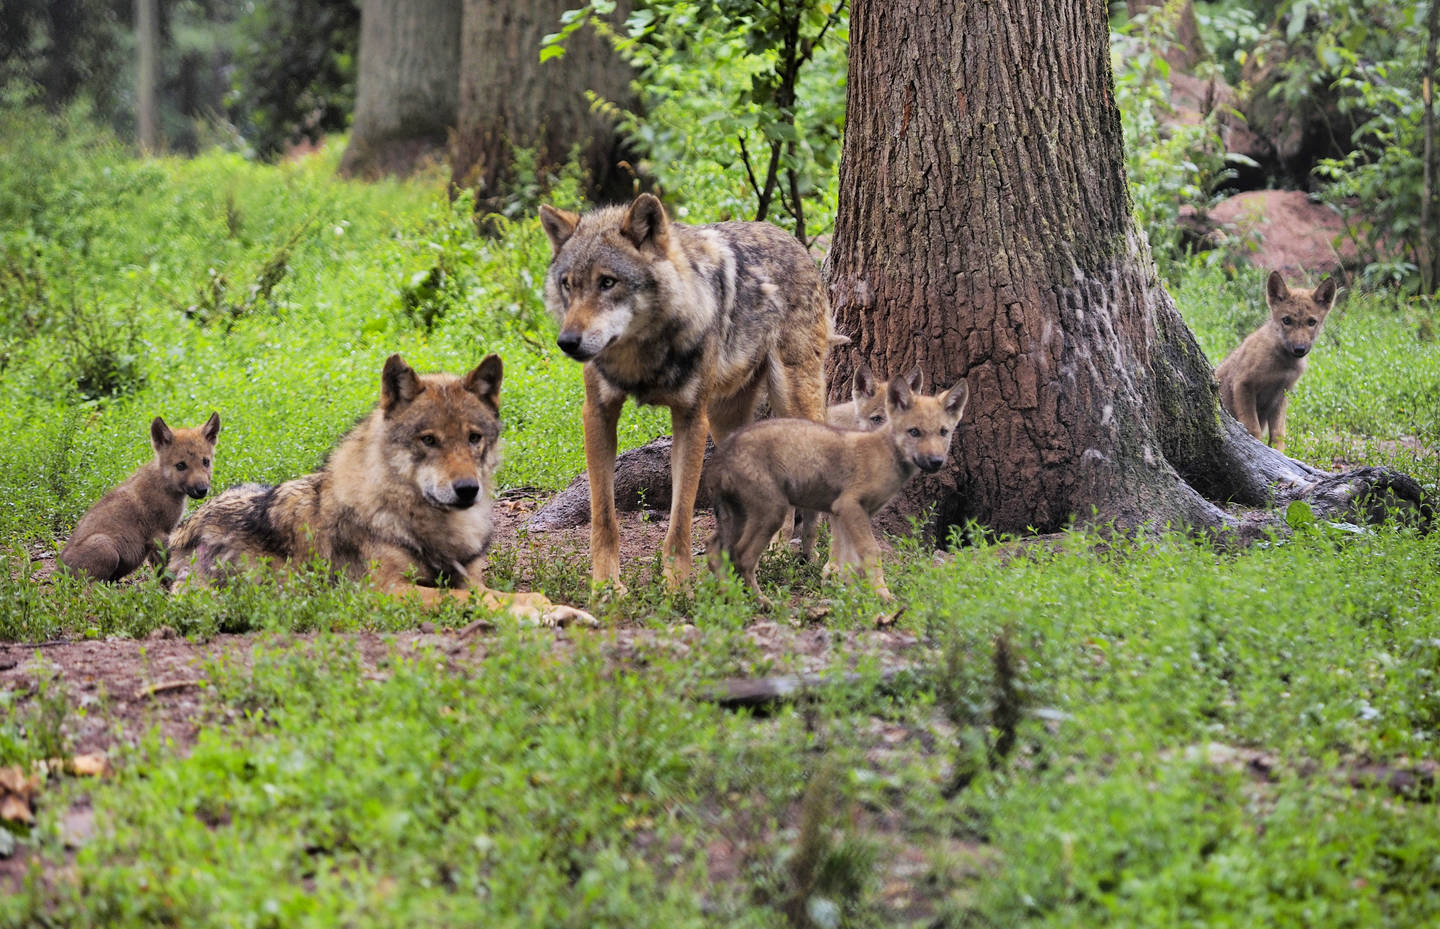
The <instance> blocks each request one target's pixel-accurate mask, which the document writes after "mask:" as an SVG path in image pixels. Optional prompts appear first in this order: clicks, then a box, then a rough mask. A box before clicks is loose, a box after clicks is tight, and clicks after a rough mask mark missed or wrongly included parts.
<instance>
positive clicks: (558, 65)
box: [451, 0, 634, 213]
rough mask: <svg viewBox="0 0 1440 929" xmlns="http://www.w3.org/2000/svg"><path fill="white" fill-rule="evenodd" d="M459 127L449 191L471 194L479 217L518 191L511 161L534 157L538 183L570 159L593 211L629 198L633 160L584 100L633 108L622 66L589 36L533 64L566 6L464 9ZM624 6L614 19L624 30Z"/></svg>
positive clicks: (473, 2) (479, 3)
mask: <svg viewBox="0 0 1440 929" xmlns="http://www.w3.org/2000/svg"><path fill="white" fill-rule="evenodd" d="M464 4H465V14H464V30H463V35H462V37H461V52H460V108H459V126H458V131H457V133H456V138H455V146H454V150H453V151H452V153H451V170H452V179H453V181H454V183H455V185H456V186H457V187H460V188H465V189H471V188H473V189H475V191H476V204H477V209H478V210H479V212H481V213H489V212H500V211H502V210H503V208H504V205H505V199H506V197H507V196H508V195H509V194H510V193H511V192H512V190H513V189H514V187H515V185H516V183H517V182H521V181H525V180H527V178H524V177H521V176H519V175H518V174H517V172H516V170H515V168H516V154H517V152H518V151H525V152H528V153H530V154H532V155H533V162H531V164H532V165H533V170H534V171H535V173H537V174H540V175H544V174H546V173H548V172H550V171H553V170H555V169H556V168H558V167H559V166H561V165H564V164H565V163H566V162H568V161H569V160H570V157H571V154H572V152H578V155H579V157H580V161H581V164H582V166H583V168H584V170H585V173H586V188H587V189H586V193H587V194H588V195H589V196H590V197H591V198H592V199H594V200H596V201H597V202H605V201H611V200H620V199H626V198H628V197H629V196H630V195H631V193H632V191H631V180H632V177H633V175H632V174H631V173H630V172H628V171H627V170H626V169H625V168H624V167H623V166H622V165H621V162H622V161H626V160H627V159H629V158H630V157H631V156H630V154H629V151H628V149H627V148H626V147H625V146H624V145H623V144H622V142H621V140H620V138H619V135H618V134H617V132H616V130H615V124H614V120H613V119H612V118H611V117H610V116H608V115H607V114H606V113H605V112H603V111H602V110H597V109H595V108H594V107H592V106H591V103H590V100H589V99H588V97H587V96H586V91H587V90H588V91H593V92H594V93H595V94H596V95H598V96H599V97H600V98H601V99H603V100H606V101H609V102H610V103H612V104H618V105H620V106H623V107H627V108H629V107H633V105H634V100H633V94H632V92H631V90H630V80H631V77H632V73H631V70H630V67H629V65H628V64H626V62H625V61H624V60H623V59H621V58H620V57H619V56H618V55H617V54H616V53H615V51H614V49H613V48H611V47H610V43H609V42H608V41H607V40H606V39H605V38H604V37H603V36H601V35H600V34H599V33H597V32H596V30H595V29H594V28H592V27H589V26H587V27H585V28H583V29H580V30H579V31H577V32H575V33H574V34H572V35H571V36H570V38H569V39H568V40H567V41H566V43H565V54H564V55H563V56H562V57H560V58H552V59H550V60H548V61H545V62H541V61H540V43H541V40H542V39H543V38H544V37H545V36H546V35H548V34H550V33H552V32H559V31H560V28H561V23H560V15H561V14H562V13H564V12H565V11H566V10H569V9H572V8H573V7H575V6H576V4H575V3H573V2H571V0H503V2H495V0H464ZM628 8H629V5H628V4H627V3H621V4H620V5H619V8H618V9H617V10H616V13H615V14H614V20H615V22H617V23H618V22H620V21H623V19H624V16H625V14H626V13H627V12H628Z"/></svg>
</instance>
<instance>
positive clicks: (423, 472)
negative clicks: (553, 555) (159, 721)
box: [170, 355, 594, 623]
mask: <svg viewBox="0 0 1440 929" xmlns="http://www.w3.org/2000/svg"><path fill="white" fill-rule="evenodd" d="M501 373H502V368H501V363H500V359H499V357H498V356H495V355H490V356H488V357H486V358H485V360H484V361H482V362H480V364H479V365H478V366H477V367H476V368H475V370H473V371H471V372H470V373H469V374H466V375H465V376H464V377H455V376H453V375H449V374H429V375H425V376H423V377H422V376H420V375H418V374H416V373H415V371H414V369H412V368H411V367H410V366H409V365H407V364H406V363H405V362H404V361H403V360H402V359H401V358H400V356H399V355H391V356H390V357H389V358H388V359H386V361H385V368H384V370H383V371H382V372H381V375H380V403H379V405H378V406H376V407H375V409H374V410H372V411H371V413H370V414H369V415H368V416H366V417H365V418H364V419H362V420H361V421H360V422H359V423H358V424H357V425H356V426H355V427H354V428H353V429H351V430H350V432H349V433H347V434H346V435H345V437H344V438H342V439H341V440H340V443H339V444H338V445H336V446H335V448H334V449H333V450H332V451H331V453H330V455H329V457H328V458H327V459H326V462H325V465H324V466H323V467H322V468H321V469H320V470H319V471H317V472H315V473H314V474H309V475H306V476H305V477H300V478H296V479H294V480H291V481H286V482H285V483H283V484H281V485H279V486H278V487H268V486H263V485H260V484H246V485H243V486H241V487H236V488H233V489H231V490H228V491H226V492H225V493H223V494H221V495H220V496H219V497H217V498H215V499H214V500H212V501H210V502H209V503H207V504H206V505H205V506H203V507H201V508H200V509H199V510H197V511H196V512H195V514H194V515H193V516H191V517H190V519H188V520H186V521H185V522H184V523H183V524H182V525H181V526H180V528H178V529H176V530H175V532H174V533H173V534H172V535H171V537H170V566H171V569H172V571H173V572H174V577H175V580H174V585H175V587H176V588H183V587H185V586H191V585H203V584H205V583H207V582H209V581H211V580H213V579H216V578H219V577H223V576H225V575H227V574H229V573H232V572H234V571H235V570H236V569H238V568H241V567H242V566H243V565H244V563H245V562H246V561H249V562H252V563H256V564H260V563H264V564H268V565H269V566H271V567H274V568H280V567H282V566H283V565H284V564H285V563H286V562H305V561H309V560H311V559H314V558H317V557H318V558H321V559H323V560H325V561H326V562H328V563H329V565H330V568H331V570H333V571H335V572H337V573H341V574H345V575H348V576H349V577H351V578H353V579H355V580H357V581H367V582H368V583H369V584H370V585H371V586H373V587H375V588H377V589H379V590H383V591H389V592H392V593H398V594H406V595H414V596H417V597H418V598H419V599H420V601H421V602H422V603H424V604H425V605H426V606H434V605H436V604H438V603H440V602H442V601H444V600H445V599H446V598H453V599H462V600H463V599H469V598H470V597H471V596H474V597H476V598H479V599H481V600H483V602H484V603H485V604H486V605H487V606H489V607H491V608H493V609H504V610H507V611H508V612H510V613H513V614H515V615H517V616H523V617H526V618H530V619H535V620H538V621H541V622H547V623H563V622H568V621H571V620H576V619H579V620H582V621H586V622H593V621H594V620H593V617H591V616H590V615H589V614H588V613H585V612H583V611H581V610H576V609H572V608H571V607H567V606H556V605H555V604H553V603H551V602H550V601H549V600H547V599H546V598H545V597H544V595H542V594H536V593H515V594H511V593H501V592H499V591H493V590H489V589H488V588H486V587H485V586H484V584H483V582H482V576H483V574H484V570H485V555H486V553H487V552H488V551H489V548H490V540H491V535H492V532H493V524H492V522H491V518H490V505H491V500H490V484H491V478H492V476H493V475H494V473H495V468H496V467H497V465H498V461H499V455H498V452H497V448H496V443H497V442H498V440H499V437H500V378H501Z"/></svg>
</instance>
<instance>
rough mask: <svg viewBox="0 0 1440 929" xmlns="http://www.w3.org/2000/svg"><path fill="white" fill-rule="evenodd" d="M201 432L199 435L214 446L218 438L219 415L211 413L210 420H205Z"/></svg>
mask: <svg viewBox="0 0 1440 929" xmlns="http://www.w3.org/2000/svg"><path fill="white" fill-rule="evenodd" d="M203 430H204V431H202V432H201V433H200V434H201V435H203V436H205V441H206V442H209V443H210V444H211V445H214V444H215V440H216V439H218V438H220V414H219V413H217V412H212V413H211V414H210V418H209V419H207V420H205V425H204V427H203Z"/></svg>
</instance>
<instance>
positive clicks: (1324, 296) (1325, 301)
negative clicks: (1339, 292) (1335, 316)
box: [1310, 277, 1336, 313]
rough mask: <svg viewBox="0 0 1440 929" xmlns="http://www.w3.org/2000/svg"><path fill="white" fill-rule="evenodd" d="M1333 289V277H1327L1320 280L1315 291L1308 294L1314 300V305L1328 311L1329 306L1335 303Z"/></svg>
mask: <svg viewBox="0 0 1440 929" xmlns="http://www.w3.org/2000/svg"><path fill="white" fill-rule="evenodd" d="M1335 290H1336V288H1335V278H1333V277H1327V278H1325V280H1323V281H1321V282H1320V286H1319V287H1316V288H1315V292H1314V293H1312V294H1311V295H1310V299H1311V300H1314V301H1315V305H1316V306H1318V307H1320V309H1321V310H1324V311H1325V312H1327V313H1328V312H1330V307H1331V306H1333V305H1334V304H1335Z"/></svg>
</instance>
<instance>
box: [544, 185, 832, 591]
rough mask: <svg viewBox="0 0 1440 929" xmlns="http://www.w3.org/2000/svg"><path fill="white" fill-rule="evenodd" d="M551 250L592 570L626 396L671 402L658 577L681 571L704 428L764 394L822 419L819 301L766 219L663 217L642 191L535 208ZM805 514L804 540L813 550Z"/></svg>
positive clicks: (605, 577)
mask: <svg viewBox="0 0 1440 929" xmlns="http://www.w3.org/2000/svg"><path fill="white" fill-rule="evenodd" d="M540 222H541V225H543V226H544V227H545V234H546V235H548V236H549V237H550V245H551V248H552V249H553V250H554V255H553V257H552V259H551V262H550V270H549V272H548V274H547V275H546V278H545V302H546V304H547V306H548V307H549V308H550V311H551V313H552V314H554V315H555V316H556V317H557V318H559V319H560V335H559V338H558V339H557V343H558V344H559V346H560V348H561V349H562V350H564V352H565V353H566V354H567V355H569V356H570V357H571V358H574V359H575V360H577V361H582V362H585V406H584V412H583V414H582V418H583V422H584V427H585V468H586V471H587V472H588V473H589V478H590V559H591V568H590V572H591V577H592V578H593V579H594V581H596V582H597V583H604V582H610V583H614V582H616V581H617V579H618V577H619V574H620V549H619V526H618V524H617V522H616V518H615V445H616V439H615V429H616V424H617V423H618V421H619V419H620V409H621V407H622V406H624V403H625V398H626V397H627V396H631V397H634V398H635V399H636V401H637V402H639V403H651V404H659V405H663V406H668V407H669V408H670V421H671V425H672V431H673V432H674V445H673V447H672V451H671V457H670V465H671V497H670V528H669V531H668V533H667V534H666V536H665V543H664V552H665V567H664V570H665V579H666V582H667V583H668V584H670V585H671V586H674V585H675V584H677V583H678V582H679V581H681V580H683V579H684V578H686V577H687V576H688V575H689V574H690V569H691V554H690V546H691V542H690V525H691V518H692V516H693V510H694V505H695V492H696V490H697V488H698V487H699V483H700V466H701V463H702V462H703V460H704V455H705V437H706V434H707V433H709V434H713V435H714V436H715V439H716V441H717V442H718V441H721V440H723V439H724V438H725V437H726V436H728V435H729V434H730V433H732V432H734V431H735V430H736V429H739V428H740V427H741V426H744V425H746V424H747V423H749V422H750V421H751V420H752V419H753V418H754V414H755V409H756V405H757V404H758V403H759V402H760V400H761V399H762V398H765V397H768V399H769V403H770V410H771V412H772V413H773V414H774V415H776V416H786V417H799V418H803V419H808V420H814V421H815V422H817V423H818V422H820V421H822V420H823V419H824V418H825V377H824V372H823V370H822V369H823V364H824V360H825V352H826V351H827V350H828V348H829V346H830V344H831V337H832V331H833V330H832V324H831V319H830V311H829V301H828V300H827V299H826V297H825V289H824V287H823V285H822V284H821V282H820V273H819V270H818V269H817V268H816V266H815V262H814V261H812V260H811V259H810V256H809V254H808V253H807V252H806V251H805V248H804V247H803V246H802V245H800V243H799V242H797V241H796V240H795V239H794V238H793V237H792V236H790V235H788V234H786V233H785V232H784V231H783V230H781V229H780V228H778V227H776V226H772V225H770V224H769V223H758V222H728V223H715V224H713V225H705V226H689V225H685V224H683V223H676V222H671V221H670V219H669V217H668V216H666V214H665V208H664V207H663V206H661V204H660V201H659V200H657V199H655V198H654V197H653V196H651V195H649V194H642V195H640V196H639V197H637V198H636V199H635V200H634V202H632V203H630V204H629V205H628V206H614V207H607V208H604V209H600V210H596V211H594V212H591V213H586V214H585V215H583V216H581V215H578V214H575V213H567V212H564V211H562V210H557V209H555V208H554V207H550V206H542V207H541V208H540ZM816 528H817V525H816V521H815V520H808V522H807V523H806V525H805V527H804V535H803V536H802V548H803V549H805V551H806V553H807V554H808V552H809V550H810V549H811V548H813V547H814V538H815V531H816Z"/></svg>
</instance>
